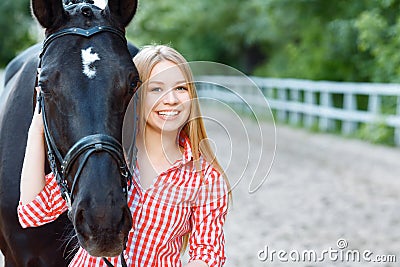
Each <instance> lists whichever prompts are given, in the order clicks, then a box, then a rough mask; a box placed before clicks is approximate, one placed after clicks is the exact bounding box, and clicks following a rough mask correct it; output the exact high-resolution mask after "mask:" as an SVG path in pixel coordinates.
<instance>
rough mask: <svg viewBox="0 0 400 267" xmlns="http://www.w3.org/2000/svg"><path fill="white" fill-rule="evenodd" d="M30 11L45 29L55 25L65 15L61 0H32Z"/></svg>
mask: <svg viewBox="0 0 400 267" xmlns="http://www.w3.org/2000/svg"><path fill="white" fill-rule="evenodd" d="M32 12H33V14H34V15H35V17H36V19H37V20H38V22H39V23H40V25H42V26H43V27H44V28H46V29H47V28H52V27H55V26H57V24H58V23H59V22H61V21H62V20H63V19H65V18H66V15H67V14H66V12H65V10H64V7H63V3H62V0H32Z"/></svg>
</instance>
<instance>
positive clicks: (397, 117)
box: [196, 76, 400, 146]
mask: <svg viewBox="0 0 400 267" xmlns="http://www.w3.org/2000/svg"><path fill="white" fill-rule="evenodd" d="M196 79H197V80H198V81H204V83H200V84H199V92H200V95H207V96H209V97H215V98H217V99H220V100H221V101H224V102H230V103H236V104H240V102H242V103H243V99H245V100H246V102H248V104H250V106H252V107H254V106H257V105H258V104H259V103H260V101H259V99H256V98H254V97H253V98H252V97H251V96H250V95H249V93H250V94H254V90H248V88H249V87H251V86H252V87H258V88H259V90H261V92H262V93H263V95H264V96H265V97H266V99H267V102H268V104H269V106H270V108H271V109H272V111H273V112H274V114H275V119H276V120H277V121H280V122H287V123H290V124H293V125H303V126H304V127H307V128H312V127H313V128H318V129H319V130H321V131H332V130H337V129H339V130H340V131H341V132H342V133H343V134H345V135H352V134H354V133H356V132H357V131H358V130H359V129H360V127H361V126H362V125H380V126H382V125H383V126H385V127H387V128H388V129H393V142H394V143H395V144H396V145H397V146H400V84H376V83H344V82H327V81H308V80H297V79H273V78H259V77H250V78H247V77H235V76H201V77H197V78H196ZM250 79H251V80H250ZM232 92H235V93H234V94H232ZM235 95H236V96H237V95H239V96H240V97H235ZM362 103H364V105H363V106H362V105H361V104H362ZM365 103H367V104H365ZM388 103H389V104H390V105H389V104H388Z"/></svg>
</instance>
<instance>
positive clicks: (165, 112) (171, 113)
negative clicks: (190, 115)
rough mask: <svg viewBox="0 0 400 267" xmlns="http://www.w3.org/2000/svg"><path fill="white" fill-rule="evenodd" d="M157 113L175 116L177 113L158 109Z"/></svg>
mask: <svg viewBox="0 0 400 267" xmlns="http://www.w3.org/2000/svg"><path fill="white" fill-rule="evenodd" d="M158 114H160V115H164V116H175V115H177V114H178V111H159V112H158Z"/></svg>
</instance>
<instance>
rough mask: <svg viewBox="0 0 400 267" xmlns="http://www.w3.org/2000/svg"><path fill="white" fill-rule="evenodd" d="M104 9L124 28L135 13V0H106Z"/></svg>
mask: <svg viewBox="0 0 400 267" xmlns="http://www.w3.org/2000/svg"><path fill="white" fill-rule="evenodd" d="M105 9H106V10H107V11H108V12H109V13H110V14H111V16H112V17H113V18H114V19H116V20H117V21H118V22H120V23H121V25H122V26H123V27H126V26H128V24H129V22H131V20H132V18H133V16H134V15H135V13H136V9H137V0H108V4H107V6H106V8H105Z"/></svg>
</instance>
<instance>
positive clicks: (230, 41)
mask: <svg viewBox="0 0 400 267" xmlns="http://www.w3.org/2000/svg"><path fill="white" fill-rule="evenodd" d="M98 2H101V0H98ZM399 9H400V1H398V0H374V1H371V0H357V1H348V0H337V1H326V0H247V1H241V0H231V1H229V2H226V1H212V0H202V1H181V0H168V1H165V0H164V1H163V0H152V1H145V0H143V1H139V9H138V12H137V15H136V17H135V18H134V20H133V21H132V23H131V24H130V27H129V30H128V38H129V40H130V41H132V42H133V43H134V44H136V45H138V46H142V45H145V44H149V43H162V44H171V45H172V46H173V47H175V48H177V49H178V50H179V51H181V52H182V53H183V54H184V55H185V56H186V57H187V59H188V60H207V61H216V62H220V63H224V64H227V65H230V66H232V67H235V68H237V69H239V70H241V71H243V72H244V73H246V74H248V75H257V76H266V77H280V78H284V77H290V78H302V79H312V80H331V81H354V82H398V81H400V68H399V67H398V66H399V63H400V55H399V53H398V50H399V48H400V38H399V36H400V20H399ZM0 13H1V16H0V28H1V32H0V42H1V43H0V67H4V66H5V65H6V64H7V62H9V61H10V60H11V59H12V58H13V57H14V56H15V55H16V54H17V53H18V52H20V51H21V50H22V49H24V48H26V47H28V46H30V45H31V44H33V43H35V42H37V41H39V40H41V38H42V35H41V34H38V32H40V31H38V30H37V26H36V23H35V22H34V20H33V18H32V17H31V13H30V8H29V0H3V1H1V2H0Z"/></svg>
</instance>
